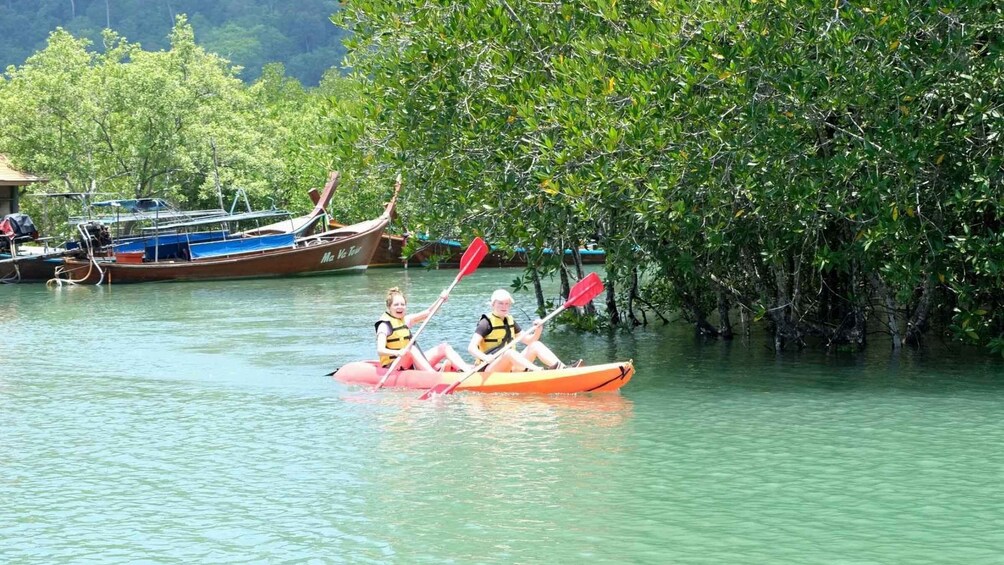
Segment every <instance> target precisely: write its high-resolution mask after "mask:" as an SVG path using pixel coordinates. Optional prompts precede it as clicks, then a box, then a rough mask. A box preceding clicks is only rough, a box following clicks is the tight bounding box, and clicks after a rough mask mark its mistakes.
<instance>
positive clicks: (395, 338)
mask: <svg viewBox="0 0 1004 565" xmlns="http://www.w3.org/2000/svg"><path fill="white" fill-rule="evenodd" d="M381 324H390V335H388V336H387V349H394V350H401V349H404V348H405V347H407V346H408V343H409V342H411V328H409V327H408V325H407V324H405V323H404V320H402V319H401V318H395V317H394V316H391V315H390V312H384V314H383V316H380V319H379V320H378V321H377V322H376V323H375V324H373V329H374V330H379V329H380V325H381ZM393 362H394V358H393V357H391V356H390V355H381V356H380V366H381V367H390V365H391V363H393Z"/></svg>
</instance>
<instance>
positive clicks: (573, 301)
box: [565, 273, 603, 308]
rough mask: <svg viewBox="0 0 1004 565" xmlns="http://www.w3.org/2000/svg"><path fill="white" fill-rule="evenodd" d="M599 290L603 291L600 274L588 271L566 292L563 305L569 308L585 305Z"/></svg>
mask: <svg viewBox="0 0 1004 565" xmlns="http://www.w3.org/2000/svg"><path fill="white" fill-rule="evenodd" d="M601 292H603V281H602V280H600V276H599V275H597V274H596V273H589V274H588V275H586V276H585V278H583V279H582V280H581V281H579V282H578V283H576V284H575V286H573V287H572V290H570V291H569V292H568V300H566V301H565V306H566V307H569V308H570V307H572V306H576V307H578V306H585V305H586V304H587V303H588V302H589V301H590V300H592V299H594V298H596V296H597V295H598V294H599V293H601Z"/></svg>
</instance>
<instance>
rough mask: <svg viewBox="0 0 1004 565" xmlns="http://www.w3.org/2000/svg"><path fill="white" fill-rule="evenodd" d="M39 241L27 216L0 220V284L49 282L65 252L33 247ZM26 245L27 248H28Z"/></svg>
mask: <svg viewBox="0 0 1004 565" xmlns="http://www.w3.org/2000/svg"><path fill="white" fill-rule="evenodd" d="M37 241H40V240H39V238H38V231H36V230H35V224H34V222H32V220H31V218H30V217H29V216H28V215H27V214H20V213H15V214H8V215H7V216H6V217H4V218H2V219H0V282H2V283H20V282H44V281H47V280H49V279H51V278H52V276H53V274H54V273H55V270H56V267H57V266H58V265H60V264H62V260H61V259H60V257H62V256H64V255H65V254H66V253H67V252H66V251H65V250H63V249H53V248H48V247H42V246H38V245H34V242H37ZM29 244H30V245H29Z"/></svg>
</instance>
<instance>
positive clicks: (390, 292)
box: [387, 286, 408, 308]
mask: <svg viewBox="0 0 1004 565" xmlns="http://www.w3.org/2000/svg"><path fill="white" fill-rule="evenodd" d="M395 296H400V297H401V298H404V303H405V304H407V303H408V299H407V298H405V296H404V293H403V292H401V289H400V288H398V287H396V286H395V287H391V288H389V289H387V308H390V305H391V303H393V302H394V297H395Z"/></svg>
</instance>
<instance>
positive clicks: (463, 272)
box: [373, 237, 488, 390]
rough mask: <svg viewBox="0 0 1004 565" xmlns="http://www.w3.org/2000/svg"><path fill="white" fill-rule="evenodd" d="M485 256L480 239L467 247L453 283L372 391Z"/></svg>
mask: <svg viewBox="0 0 1004 565" xmlns="http://www.w3.org/2000/svg"><path fill="white" fill-rule="evenodd" d="M487 254H488V245H486V244H485V242H484V240H483V239H481V238H480V237H476V238H474V241H472V242H471V245H470V246H468V247H467V251H465V252H464V256H463V257H462V258H461V259H460V272H458V273H457V276H456V278H454V279H453V283H451V284H450V286H449V287H447V288H446V293H445V294H441V295H439V298H437V299H436V301H435V302H433V303H432V306H431V307H430V308H429V315H428V316H426V318H425V320H423V321H422V325H421V326H418V331H416V332H415V335H413V336H411V340H410V341H409V342H408V345H406V346H405V347H404V349H402V350H401V353H400V354H398V356H397V357H395V358H394V362H393V363H391V364H390V367H388V368H387V372H386V373H385V374H384V376H383V378H381V379H380V382H378V383H377V385H376V387H375V388H374V389H373V390H380V387H382V386H383V384H384V383H385V382H387V378H388V377H390V375H391V373H393V372H394V370H395V369H397V367H398V365H400V364H401V359H404V356H405V354H406V353H408V351H410V350H411V346H412V345H414V344H415V343H417V342H418V336H420V335H422V330H424V329H425V326H426V324H428V323H429V320H431V319H432V315H433V314H435V313H436V311H437V310H439V307H440V306H442V305H443V302H445V301H446V297H447V296H449V294H450V292H451V291H452V290H453V287H455V286H457V283H459V282H460V279H462V278H464V277H466V276H467V275H469V274H471V273H473V272H474V271H476V270H477V269H478V265H480V264H481V260H482V259H484V258H485V255H487Z"/></svg>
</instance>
